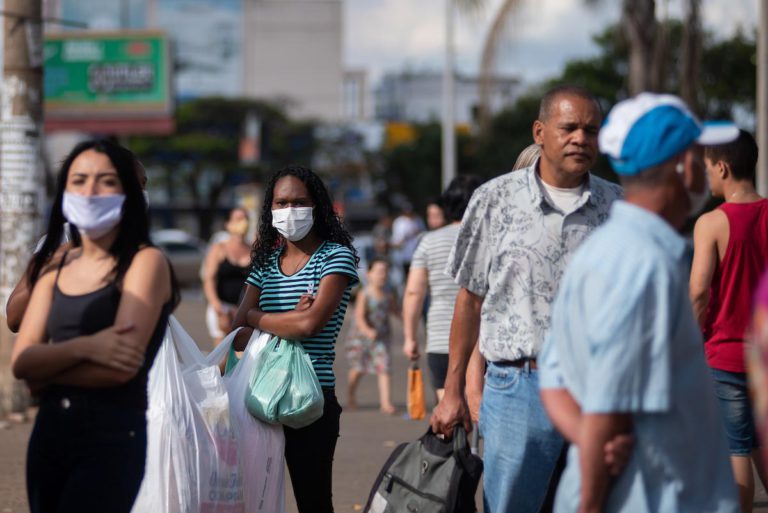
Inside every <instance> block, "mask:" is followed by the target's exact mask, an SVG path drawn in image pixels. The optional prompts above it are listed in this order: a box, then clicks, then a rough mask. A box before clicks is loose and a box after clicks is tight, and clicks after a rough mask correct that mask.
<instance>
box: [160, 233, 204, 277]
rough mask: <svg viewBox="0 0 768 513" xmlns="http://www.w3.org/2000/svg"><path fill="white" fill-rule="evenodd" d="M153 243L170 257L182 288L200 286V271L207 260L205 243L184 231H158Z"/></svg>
mask: <svg viewBox="0 0 768 513" xmlns="http://www.w3.org/2000/svg"><path fill="white" fill-rule="evenodd" d="M152 242H154V243H155V245H157V247H159V248H160V249H161V250H162V251H163V253H165V255H166V256H167V257H168V260H169V261H170V262H171V265H172V266H173V271H174V272H175V273H176V279H177V280H178V281H179V285H181V286H182V287H189V286H198V285H200V269H201V267H202V265H203V260H204V259H205V243H204V242H203V241H201V240H200V239H198V238H197V237H193V236H192V235H190V234H188V233H187V232H185V231H183V230H157V231H154V232H152Z"/></svg>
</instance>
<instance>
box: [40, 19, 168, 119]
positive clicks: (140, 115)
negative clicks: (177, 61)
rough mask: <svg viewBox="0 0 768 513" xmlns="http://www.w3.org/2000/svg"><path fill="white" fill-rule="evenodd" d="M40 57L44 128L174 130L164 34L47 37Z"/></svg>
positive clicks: (124, 32)
mask: <svg viewBox="0 0 768 513" xmlns="http://www.w3.org/2000/svg"><path fill="white" fill-rule="evenodd" d="M44 59H45V60H44V79H43V85H44V95H45V104H44V105H45V121H46V130H49V131H51V130H64V129H66V130H80V131H86V132H100V133H114V134H135V133H138V134H145V133H169V132H171V131H173V117H172V115H173V94H172V83H171V82H172V79H171V65H170V53H169V50H168V39H167V37H166V36H165V34H164V33H163V32H159V31H122V30H121V31H111V32H63V33H60V34H49V35H46V39H45V43H44Z"/></svg>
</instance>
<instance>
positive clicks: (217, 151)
mask: <svg viewBox="0 0 768 513" xmlns="http://www.w3.org/2000/svg"><path fill="white" fill-rule="evenodd" d="M250 113H253V114H255V115H256V116H257V117H258V118H259V119H260V121H261V151H262V156H261V157H262V158H261V162H260V163H259V164H258V165H256V166H243V165H241V164H240V161H239V146H240V139H241V134H242V131H243V125H244V122H245V118H246V116H247V115H249V114H250ZM175 118H176V132H175V133H174V134H171V135H167V136H161V137H158V136H151V137H134V138H132V139H131V141H130V145H131V148H132V149H133V150H134V151H135V152H136V154H137V155H138V156H139V158H140V159H141V160H142V161H143V162H144V164H145V166H147V167H153V168H158V169H161V170H162V175H163V177H162V179H161V182H162V183H159V184H155V185H156V186H161V187H162V186H165V187H166V189H167V191H168V194H169V197H171V198H172V197H173V196H174V190H175V188H176V187H183V188H185V189H186V191H187V192H188V194H189V197H190V198H191V199H192V205H190V206H191V208H192V209H193V210H194V211H195V212H196V214H197V216H198V228H199V232H200V236H201V237H203V238H207V237H208V236H209V235H210V228H211V222H212V220H213V217H214V216H213V213H214V212H215V211H216V210H217V207H218V204H219V201H220V199H221V195H222V193H223V191H224V190H225V189H226V188H227V187H228V186H233V185H237V184H238V183H242V182H246V181H253V180H259V179H263V175H264V173H265V172H266V170H268V169H272V168H277V167H280V166H284V165H287V164H289V163H293V162H303V163H308V162H310V161H311V158H312V154H313V150H314V141H313V137H312V130H313V127H314V125H313V124H312V123H311V122H300V123H297V122H292V121H290V120H289V119H288V118H287V117H286V115H285V114H284V112H283V111H282V110H281V109H280V108H278V107H276V106H274V105H272V104H270V103H267V102H263V101H258V100H250V99H229V98H200V99H196V100H191V101H188V102H185V103H181V104H180V105H179V106H178V108H177V110H176V114H175Z"/></svg>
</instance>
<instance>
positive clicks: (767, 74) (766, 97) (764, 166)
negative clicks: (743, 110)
mask: <svg viewBox="0 0 768 513" xmlns="http://www.w3.org/2000/svg"><path fill="white" fill-rule="evenodd" d="M758 9H760V12H759V13H758V16H759V17H760V25H759V27H758V30H757V102H756V105H757V147H758V148H760V153H759V157H758V161H757V191H758V192H759V193H760V195H761V196H768V155H766V153H768V0H760V3H759V6H758Z"/></svg>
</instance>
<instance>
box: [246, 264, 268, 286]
mask: <svg viewBox="0 0 768 513" xmlns="http://www.w3.org/2000/svg"><path fill="white" fill-rule="evenodd" d="M245 283H247V284H248V285H250V286H252V287H256V288H257V289H259V290H261V289H263V288H264V287H263V281H262V272H261V267H256V266H255V265H252V266H251V272H250V273H249V274H248V277H247V278H246V279H245Z"/></svg>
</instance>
